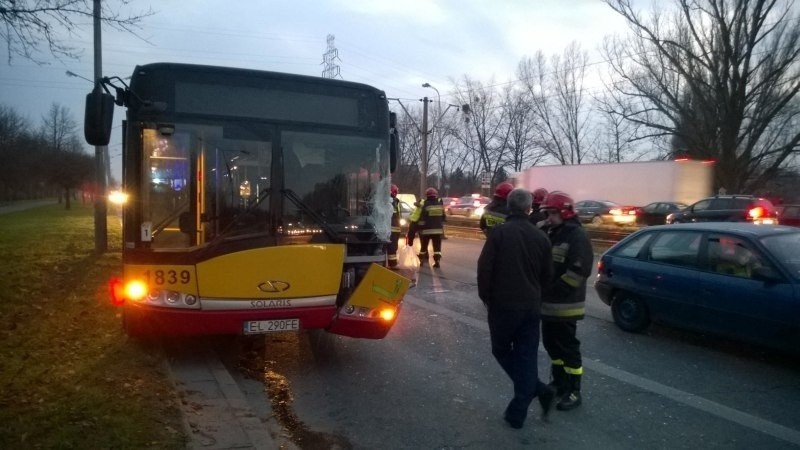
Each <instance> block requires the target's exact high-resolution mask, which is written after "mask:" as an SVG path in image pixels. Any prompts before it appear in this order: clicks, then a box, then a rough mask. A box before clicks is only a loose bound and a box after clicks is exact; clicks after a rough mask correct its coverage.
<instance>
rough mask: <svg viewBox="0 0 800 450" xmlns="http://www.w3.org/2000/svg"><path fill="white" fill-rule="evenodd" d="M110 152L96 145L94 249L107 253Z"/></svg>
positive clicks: (99, 74)
mask: <svg viewBox="0 0 800 450" xmlns="http://www.w3.org/2000/svg"><path fill="white" fill-rule="evenodd" d="M100 11H101V9H100V0H94V82H95V83H100V79H101V78H103V59H102V58H103V54H102V52H101V45H100ZM107 152H108V147H106V146H105V145H97V146H95V147H94V163H95V166H94V171H95V173H94V178H95V184H96V186H95V194H94V250H95V252H97V253H105V252H106V251H107V250H108V236H107V231H108V227H107V224H106V219H107V214H108V206H107V203H106V164H105V161H104V160H105V158H104V156H105V155H106V154H107Z"/></svg>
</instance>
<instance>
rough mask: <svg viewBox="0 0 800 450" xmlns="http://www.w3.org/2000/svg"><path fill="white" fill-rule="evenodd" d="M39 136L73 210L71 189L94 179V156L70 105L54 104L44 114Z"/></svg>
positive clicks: (52, 178) (52, 176)
mask: <svg viewBox="0 0 800 450" xmlns="http://www.w3.org/2000/svg"><path fill="white" fill-rule="evenodd" d="M39 135H40V137H41V140H42V141H43V142H45V143H46V145H47V147H48V151H49V154H50V163H49V164H48V165H47V167H49V171H50V176H51V181H52V182H53V183H55V184H56V185H58V186H60V187H61V188H62V189H63V193H64V199H65V206H66V209H70V200H71V192H72V189H74V188H76V187H78V186H80V184H81V183H82V182H83V181H86V180H89V179H91V175H92V173H93V166H92V163H91V161H92V158H91V157H90V156H89V155H88V154H86V153H84V151H83V145H82V139H81V138H80V137H79V136H78V125H77V123H76V122H75V119H74V118H73V117H72V114H71V113H70V111H69V108H67V107H66V106H62V105H59V104H58V103H53V104H52V105H51V106H50V110H49V111H48V112H47V114H45V115H43V116H42V126H41V128H40V130H39ZM87 161H88V163H87ZM59 198H60V197H59Z"/></svg>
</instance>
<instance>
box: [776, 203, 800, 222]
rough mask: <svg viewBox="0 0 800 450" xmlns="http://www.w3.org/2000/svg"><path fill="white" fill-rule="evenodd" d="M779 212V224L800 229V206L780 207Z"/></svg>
mask: <svg viewBox="0 0 800 450" xmlns="http://www.w3.org/2000/svg"><path fill="white" fill-rule="evenodd" d="M776 209H777V210H778V223H779V224H781V225H791V226H793V227H800V205H780V206H778V207H777V208H776Z"/></svg>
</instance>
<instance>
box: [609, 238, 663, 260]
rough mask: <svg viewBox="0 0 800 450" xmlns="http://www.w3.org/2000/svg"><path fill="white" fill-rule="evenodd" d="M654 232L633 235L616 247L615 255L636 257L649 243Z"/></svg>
mask: <svg viewBox="0 0 800 450" xmlns="http://www.w3.org/2000/svg"><path fill="white" fill-rule="evenodd" d="M651 237H653V233H641V234H639V235H638V236H631V238H630V239H628V240H627V241H625V242H624V243H623V244H622V245H621V246H619V247H617V248H616V249H614V256H624V257H626V258H636V257H638V256H639V252H640V251H641V250H642V248H643V247H644V246H645V245H647V242H648V241H649V240H650V238H651Z"/></svg>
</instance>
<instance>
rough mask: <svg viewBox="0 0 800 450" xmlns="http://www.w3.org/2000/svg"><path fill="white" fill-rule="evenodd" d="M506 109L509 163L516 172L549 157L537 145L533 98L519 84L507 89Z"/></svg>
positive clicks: (509, 86)
mask: <svg viewBox="0 0 800 450" xmlns="http://www.w3.org/2000/svg"><path fill="white" fill-rule="evenodd" d="M504 93H505V99H504V108H505V109H506V111H507V112H508V114H507V115H506V118H507V120H508V128H509V139H508V161H509V164H510V165H511V169H512V170H513V171H515V172H519V171H522V170H523V169H524V168H525V167H527V166H530V165H535V164H537V163H538V162H540V161H541V160H542V159H544V158H545V157H546V156H547V153H546V152H545V151H544V150H543V149H542V148H541V147H539V146H538V145H536V140H535V134H534V128H535V125H536V123H535V120H536V117H535V115H534V112H533V105H532V100H531V96H530V94H529V93H528V91H527V90H525V89H520V88H519V87H518V86H517V84H509V85H507V86H506V89H505V92H504Z"/></svg>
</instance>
